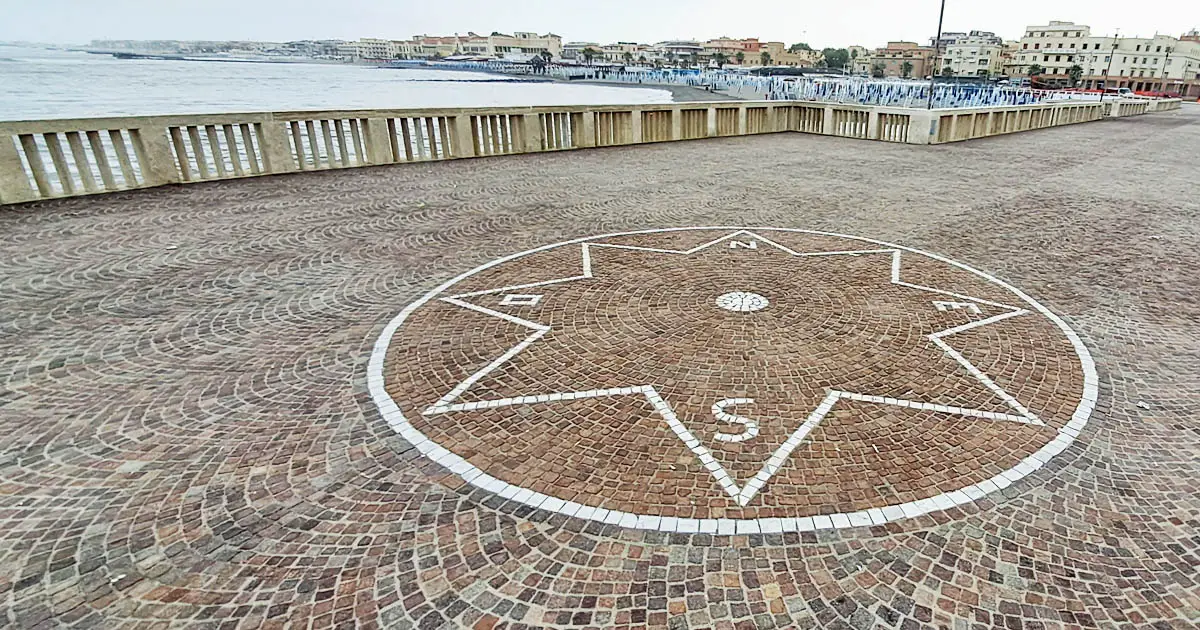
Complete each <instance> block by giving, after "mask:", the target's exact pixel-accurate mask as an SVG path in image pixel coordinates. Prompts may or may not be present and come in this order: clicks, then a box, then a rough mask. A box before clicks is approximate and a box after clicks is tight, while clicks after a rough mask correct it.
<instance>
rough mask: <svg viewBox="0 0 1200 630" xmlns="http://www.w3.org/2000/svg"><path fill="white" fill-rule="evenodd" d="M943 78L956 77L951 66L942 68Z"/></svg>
mask: <svg viewBox="0 0 1200 630" xmlns="http://www.w3.org/2000/svg"><path fill="white" fill-rule="evenodd" d="M942 76H944V77H952V76H954V68H951V67H950V66H946V67H945V68H942Z"/></svg>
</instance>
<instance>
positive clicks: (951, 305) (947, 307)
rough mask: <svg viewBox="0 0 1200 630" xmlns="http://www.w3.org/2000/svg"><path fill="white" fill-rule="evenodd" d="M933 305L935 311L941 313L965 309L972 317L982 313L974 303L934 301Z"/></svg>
mask: <svg viewBox="0 0 1200 630" xmlns="http://www.w3.org/2000/svg"><path fill="white" fill-rule="evenodd" d="M933 305H934V306H935V307H936V308H937V310H939V311H942V312H945V311H957V310H959V309H966V310H967V311H968V312H970V313H971V314H972V315H979V314H981V313H983V311H981V310H979V305H978V304H976V303H974V302H942V301H939V300H934V302H933Z"/></svg>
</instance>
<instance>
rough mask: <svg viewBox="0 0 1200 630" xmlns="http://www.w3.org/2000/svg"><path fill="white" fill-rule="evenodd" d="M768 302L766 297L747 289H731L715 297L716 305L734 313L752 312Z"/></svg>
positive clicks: (763, 306) (767, 304)
mask: <svg viewBox="0 0 1200 630" xmlns="http://www.w3.org/2000/svg"><path fill="white" fill-rule="evenodd" d="M770 304H771V301H770V300H768V299H767V298H765V297H763V296H761V295H759V294H757V293H750V292H748V291H731V292H729V293H726V294H724V295H722V296H720V297H718V298H717V306H719V307H721V308H723V309H725V310H727V311H733V312H734V313H753V312H754V311H761V310H763V309H764V308H767V306H769V305H770Z"/></svg>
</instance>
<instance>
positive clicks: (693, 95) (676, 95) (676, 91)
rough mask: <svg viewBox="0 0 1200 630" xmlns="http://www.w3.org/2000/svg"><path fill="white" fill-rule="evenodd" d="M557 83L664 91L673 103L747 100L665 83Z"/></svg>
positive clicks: (599, 80)
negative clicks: (669, 95) (668, 94)
mask: <svg viewBox="0 0 1200 630" xmlns="http://www.w3.org/2000/svg"><path fill="white" fill-rule="evenodd" d="M555 82H556V83H568V84H585V85H603V86H608V87H623V88H640V89H648V90H663V91H666V92H669V93H670V94H671V101H672V102H675V103H696V102H705V101H741V100H745V99H743V98H741V97H739V96H734V95H732V94H726V93H724V92H710V91H708V90H706V89H704V88H699V87H695V86H692V85H669V84H663V83H626V82H624V81H604V80H602V79H588V80H584V81H562V80H556V81H555Z"/></svg>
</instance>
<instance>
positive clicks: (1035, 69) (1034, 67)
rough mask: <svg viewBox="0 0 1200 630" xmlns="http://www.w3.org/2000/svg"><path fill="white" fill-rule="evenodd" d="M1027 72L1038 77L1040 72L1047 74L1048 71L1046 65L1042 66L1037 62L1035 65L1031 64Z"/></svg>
mask: <svg viewBox="0 0 1200 630" xmlns="http://www.w3.org/2000/svg"><path fill="white" fill-rule="evenodd" d="M1026 73H1027V74H1028V75H1029V76H1030V77H1036V76H1037V75H1039V74H1045V73H1046V69H1045V68H1044V67H1042V66H1039V65H1038V64H1036V63H1035V64H1033V65H1031V66H1029V70H1028V71H1027V72H1026Z"/></svg>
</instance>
